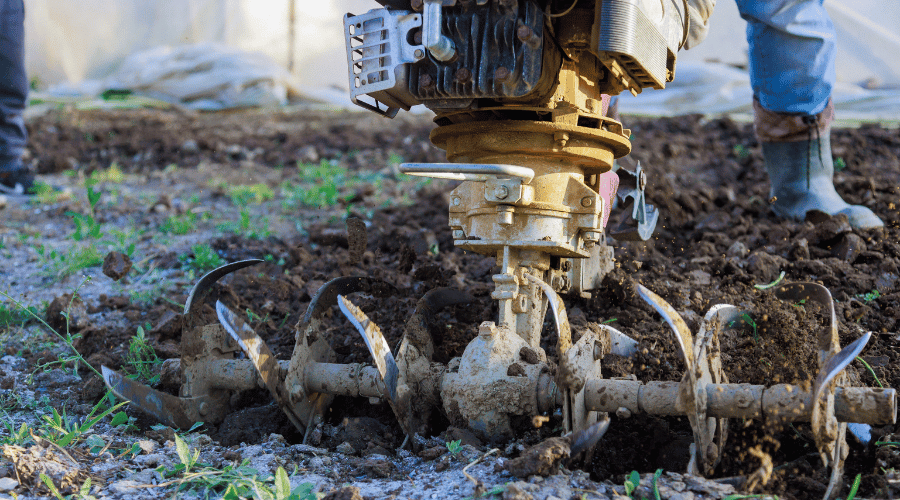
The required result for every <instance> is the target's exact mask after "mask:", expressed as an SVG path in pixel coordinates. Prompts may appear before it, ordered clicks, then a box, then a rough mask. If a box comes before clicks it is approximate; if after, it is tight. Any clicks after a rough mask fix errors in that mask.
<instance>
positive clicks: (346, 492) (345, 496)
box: [322, 486, 363, 500]
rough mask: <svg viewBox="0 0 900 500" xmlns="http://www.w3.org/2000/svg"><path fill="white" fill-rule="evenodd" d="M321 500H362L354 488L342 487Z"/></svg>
mask: <svg viewBox="0 0 900 500" xmlns="http://www.w3.org/2000/svg"><path fill="white" fill-rule="evenodd" d="M322 500H363V496H362V495H361V494H360V493H359V488H357V487H356V486H343V487H341V488H340V489H337V490H334V491H331V492H329V493H328V494H326V495H325V496H324V497H323V498H322Z"/></svg>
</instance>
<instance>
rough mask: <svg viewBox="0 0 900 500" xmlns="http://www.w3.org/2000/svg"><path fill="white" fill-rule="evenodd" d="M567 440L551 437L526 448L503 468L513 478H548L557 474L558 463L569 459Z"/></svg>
mask: <svg viewBox="0 0 900 500" xmlns="http://www.w3.org/2000/svg"><path fill="white" fill-rule="evenodd" d="M570 446H571V443H570V441H569V439H568V438H561V437H551V438H547V439H545V440H544V441H541V442H540V443H538V444H536V445H534V446H532V447H530V448H528V449H527V450H525V452H524V453H522V456H520V457H518V458H514V459H512V460H508V461H507V462H506V464H504V467H505V468H506V470H507V471H508V472H509V473H510V474H512V475H513V476H515V477H519V478H527V477H530V476H549V475H551V474H556V473H557V472H559V466H560V462H561V461H562V460H564V459H566V458H569V453H570V451H571V450H570Z"/></svg>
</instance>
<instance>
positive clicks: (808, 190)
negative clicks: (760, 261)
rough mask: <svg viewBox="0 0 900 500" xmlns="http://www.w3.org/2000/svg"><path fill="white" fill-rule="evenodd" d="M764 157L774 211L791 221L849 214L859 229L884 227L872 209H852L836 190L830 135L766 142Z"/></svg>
mask: <svg viewBox="0 0 900 500" xmlns="http://www.w3.org/2000/svg"><path fill="white" fill-rule="evenodd" d="M762 149H763V156H764V157H765V159H766V170H768V172H769V181H770V182H771V183H772V189H771V191H770V196H772V197H773V198H774V202H773V203H772V210H773V211H774V212H775V214H776V215H778V216H780V217H784V218H787V219H794V220H803V218H804V217H805V216H806V212H809V211H810V210H819V211H822V212H825V213H827V214H829V215H837V214H846V215H847V217H848V218H849V219H850V225H851V226H853V227H854V228H858V229H866V228H873V227H882V226H884V222H883V221H882V220H881V219H879V218H878V216H877V215H875V213H873V212H872V211H871V210H869V209H868V208H866V207H864V206H861V205H850V204H849V203H847V202H845V201H844V200H843V198H841V196H840V195H839V194H838V193H837V191H836V190H835V189H834V163H833V161H832V157H831V141H830V137H829V134H825V135H823V136H822V137H821V139H819V140H811V141H796V142H764V143H763V145H762Z"/></svg>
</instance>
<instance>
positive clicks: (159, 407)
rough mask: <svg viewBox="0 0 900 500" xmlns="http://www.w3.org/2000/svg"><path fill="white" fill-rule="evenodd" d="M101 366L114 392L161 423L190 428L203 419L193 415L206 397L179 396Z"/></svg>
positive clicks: (197, 413)
mask: <svg viewBox="0 0 900 500" xmlns="http://www.w3.org/2000/svg"><path fill="white" fill-rule="evenodd" d="M100 368H101V370H102V372H103V380H104V382H106V386H107V387H108V388H109V390H111V391H112V392H113V394H115V395H116V396H117V397H119V398H122V399H125V400H128V401H130V402H131V404H133V405H135V406H137V407H138V408H139V409H141V410H142V411H144V412H145V413H148V414H150V415H152V416H154V417H156V418H157V419H158V420H159V421H160V422H161V423H163V424H165V425H168V426H169V427H174V428H177V429H188V428H190V427H191V426H193V425H194V424H195V423H197V422H198V421H199V420H197V419H196V418H194V417H192V416H191V415H200V405H201V404H203V402H204V401H205V398H179V397H177V396H173V395H171V394H166V393H164V392H160V391H157V390H156V389H153V388H151V387H148V386H146V385H144V384H142V383H140V382H136V381H134V380H131V379H130V378H128V377H124V376H122V374H120V373H119V372H117V371H115V370H113V369H111V368H108V367H106V366H101V367H100Z"/></svg>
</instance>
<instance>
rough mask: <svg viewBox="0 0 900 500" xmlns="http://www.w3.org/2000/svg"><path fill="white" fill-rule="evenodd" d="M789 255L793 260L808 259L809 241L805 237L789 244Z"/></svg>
mask: <svg viewBox="0 0 900 500" xmlns="http://www.w3.org/2000/svg"><path fill="white" fill-rule="evenodd" d="M790 255H791V258H792V259H794V260H809V241H808V240H807V239H806V238H799V239H797V240H796V241H795V242H794V244H793V246H791V252H790Z"/></svg>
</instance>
